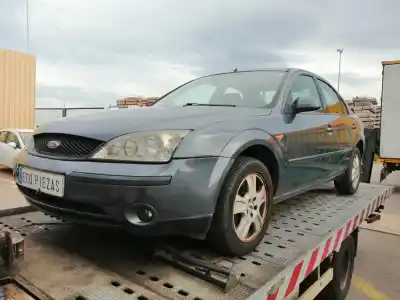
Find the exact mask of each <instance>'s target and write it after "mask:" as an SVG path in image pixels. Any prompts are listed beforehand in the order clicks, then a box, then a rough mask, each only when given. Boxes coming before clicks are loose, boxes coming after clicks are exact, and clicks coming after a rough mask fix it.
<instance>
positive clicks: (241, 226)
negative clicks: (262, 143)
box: [207, 157, 273, 256]
mask: <svg viewBox="0 0 400 300" xmlns="http://www.w3.org/2000/svg"><path fill="white" fill-rule="evenodd" d="M272 195H273V185H272V180H271V175H270V173H269V171H268V168H267V167H266V166H265V165H264V164H263V163H262V162H261V161H259V160H257V159H254V158H250V157H239V158H238V159H237V160H236V161H235V163H234V165H233V166H232V168H231V170H230V171H229V172H228V175H227V177H226V179H225V182H224V184H223V185H222V188H221V191H220V195H219V198H218V202H217V206H216V208H215V212H214V217H213V221H212V224H211V228H210V230H209V232H208V235H207V239H208V241H209V242H210V245H211V247H213V248H214V249H215V250H217V251H218V252H220V253H221V254H224V255H228V256H242V255H246V254H248V253H250V252H251V251H253V250H254V249H255V248H256V247H257V246H258V245H259V243H260V242H261V240H262V239H263V238H264V236H265V232H266V231H267V227H268V223H269V220H270V216H271V205H272Z"/></svg>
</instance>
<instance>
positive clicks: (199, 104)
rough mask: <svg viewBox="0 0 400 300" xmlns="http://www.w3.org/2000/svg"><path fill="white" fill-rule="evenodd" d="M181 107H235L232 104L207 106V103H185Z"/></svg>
mask: <svg viewBox="0 0 400 300" xmlns="http://www.w3.org/2000/svg"><path fill="white" fill-rule="evenodd" d="M183 106H228V107H236V105H234V104H210V103H209V104H207V103H186V104H184V105H183Z"/></svg>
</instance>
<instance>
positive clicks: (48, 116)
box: [35, 106, 117, 125]
mask: <svg viewBox="0 0 400 300" xmlns="http://www.w3.org/2000/svg"><path fill="white" fill-rule="evenodd" d="M109 109H117V107H116V106H108V107H73V108H65V107H64V108H61V107H57V108H49V107H39V108H36V111H35V122H36V125H42V124H44V123H47V122H51V121H56V120H58V119H61V118H65V117H70V116H77V115H82V114H89V113H94V112H98V111H102V110H109Z"/></svg>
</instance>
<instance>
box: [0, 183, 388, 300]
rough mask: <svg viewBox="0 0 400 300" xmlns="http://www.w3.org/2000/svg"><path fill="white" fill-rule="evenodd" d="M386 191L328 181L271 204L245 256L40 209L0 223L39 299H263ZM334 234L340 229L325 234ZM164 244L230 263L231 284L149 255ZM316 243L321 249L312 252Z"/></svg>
mask: <svg viewBox="0 0 400 300" xmlns="http://www.w3.org/2000/svg"><path fill="white" fill-rule="evenodd" d="M391 193H392V187H388V186H383V185H372V184H361V185H360V188H359V191H358V193H357V194H356V195H354V196H347V197H346V196H337V195H336V193H335V192H334V190H333V189H332V187H330V186H328V187H324V188H321V189H320V190H317V191H313V192H309V193H307V194H305V195H302V196H299V197H296V198H293V199H291V200H288V201H285V202H283V203H280V204H277V205H276V206H275V208H274V213H273V218H272V221H271V225H270V227H269V230H268V232H267V235H266V236H265V238H264V240H263V242H262V243H261V244H260V246H259V247H258V248H257V250H256V251H254V252H253V253H252V254H250V255H247V256H244V257H237V258H227V257H222V256H218V255H216V254H214V253H211V252H210V251H209V250H208V249H207V248H206V247H205V246H203V244H202V243H201V242H195V241H191V240H186V239H176V240H175V239H169V240H168V243H167V241H166V240H164V239H159V240H158V241H154V240H146V239H138V238H134V237H132V236H129V235H128V234H125V233H120V232H115V231H113V230H102V229H93V228H86V227H83V226H78V225H73V224H68V223H63V222H62V221H60V220H58V219H56V218H54V217H51V216H47V215H45V214H42V213H40V212H29V213H24V214H19V215H11V216H6V217H1V218H0V226H1V227H2V228H8V229H11V230H18V231H19V232H20V233H22V234H23V235H24V237H25V249H26V253H25V257H24V260H23V261H22V262H21V263H20V264H19V268H20V271H19V275H18V276H16V277H15V280H16V282H17V283H18V285H20V286H22V287H24V288H25V289H27V290H29V291H30V292H31V293H32V295H34V296H36V297H38V298H40V299H57V300H58V299H60V300H61V299H63V300H64V299H65V300H66V299H69V300H95V299H96V300H101V299H107V300H112V299H115V300H117V299H118V300H124V299H138V300H156V299H160V300H165V299H191V300H201V299H203V300H213V299H219V300H223V299H229V300H235V299H237V300H242V299H248V298H249V299H266V297H267V293H268V291H270V288H271V286H272V285H273V284H277V282H278V281H279V282H280V285H277V286H276V287H277V288H276V291H277V294H276V295H275V296H274V295H270V296H269V297H268V299H280V298H281V297H278V296H277V295H278V294H279V293H281V292H279V287H280V288H281V290H283V289H285V290H286V289H288V288H291V285H293V282H292V281H293V275H296V276H295V277H296V278H295V281H296V280H298V279H300V278H301V277H302V276H305V275H306V272H308V271H310V270H312V269H313V268H315V267H316V266H317V265H318V263H316V262H317V261H318V260H321V259H323V258H324V255H327V254H329V253H330V252H332V251H333V250H335V249H336V248H337V247H339V246H340V242H341V241H342V240H343V239H344V238H345V237H346V234H349V233H351V230H352V228H356V227H357V226H358V225H359V223H361V222H362V221H363V220H364V219H365V218H366V217H367V216H368V215H369V214H370V213H372V212H373V211H374V210H375V209H377V208H378V207H379V206H380V205H381V204H382V203H383V201H384V200H385V199H386V198H387V197H389V196H390V194H391ZM355 216H356V219H355V218H354V217H355ZM35 223H40V224H42V223H48V224H42V225H34V224H35ZM51 223H52V224H51ZM32 224H33V225H32ZM343 226H344V228H343ZM345 231H346V233H345ZM337 232H340V234H339V235H338V236H337V238H335V239H332V235H333V234H336V233H337ZM342 233H343V234H342ZM166 244H168V245H175V246H176V247H178V248H183V249H185V250H188V251H189V253H190V255H192V256H193V257H196V258H198V259H201V260H204V261H207V262H213V263H214V264H216V265H220V266H227V267H229V266H234V270H235V272H236V273H237V274H239V282H238V284H237V285H236V286H234V287H233V288H232V289H230V290H229V291H224V290H223V289H222V288H221V287H218V286H217V285H215V284H213V283H210V282H207V281H205V280H203V279H201V278H199V277H198V276H194V275H192V274H190V273H188V272H187V271H184V270H182V269H180V268H176V267H174V266H173V265H172V264H170V263H167V262H165V261H164V260H161V259H156V258H154V256H153V252H154V249H159V248H161V249H162V247H163V245H166ZM321 245H325V248H326V250H325V249H324V251H320V253H318V251H314V249H315V250H316V249H319V248H321ZM326 245H328V246H326ZM328 250H329V251H330V252H329V251H328ZM315 252H316V254H315ZM314 254H315V255H314ZM307 255H309V258H310V261H312V260H314V263H313V264H312V265H311V267H310V266H309V267H308V268H307V270H305V268H301V266H300V269H301V270H297V271H298V272H297V271H296V266H298V265H299V262H300V263H301V262H302V261H304V260H305V259H304V257H305V256H307ZM308 265H309V264H308ZM303 269H304V270H303ZM287 270H289V271H290V275H289V278H287V276H286V275H285V274H286V273H287ZM292 270H294V271H293V274H292ZM295 271H296V272H297V274H295V273H294V272H295ZM281 279H282V280H281ZM250 296H251V297H250ZM274 297H275V298H274Z"/></svg>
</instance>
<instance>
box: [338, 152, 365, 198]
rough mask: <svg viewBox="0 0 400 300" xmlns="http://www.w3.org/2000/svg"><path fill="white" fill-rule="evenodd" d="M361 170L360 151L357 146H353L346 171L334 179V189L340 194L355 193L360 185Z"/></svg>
mask: <svg viewBox="0 0 400 300" xmlns="http://www.w3.org/2000/svg"><path fill="white" fill-rule="evenodd" d="M361 170H362V160H361V153H360V150H359V149H358V148H355V150H354V152H353V155H352V157H351V159H350V161H349V166H348V168H347V170H346V172H345V173H344V174H343V175H341V176H339V177H338V178H336V180H335V188H336V191H337V192H338V193H339V194H341V195H353V194H355V193H356V192H357V190H358V187H359V185H360V178H361Z"/></svg>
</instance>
